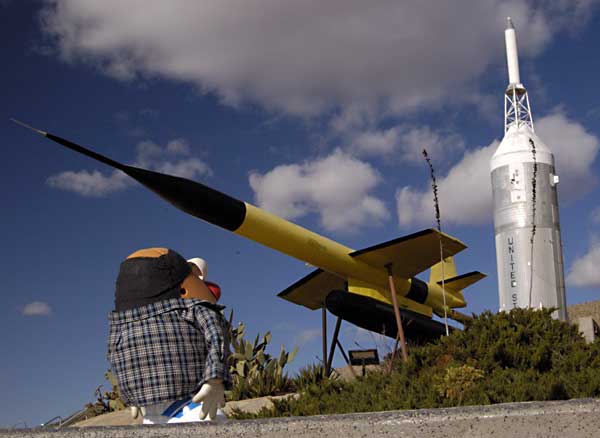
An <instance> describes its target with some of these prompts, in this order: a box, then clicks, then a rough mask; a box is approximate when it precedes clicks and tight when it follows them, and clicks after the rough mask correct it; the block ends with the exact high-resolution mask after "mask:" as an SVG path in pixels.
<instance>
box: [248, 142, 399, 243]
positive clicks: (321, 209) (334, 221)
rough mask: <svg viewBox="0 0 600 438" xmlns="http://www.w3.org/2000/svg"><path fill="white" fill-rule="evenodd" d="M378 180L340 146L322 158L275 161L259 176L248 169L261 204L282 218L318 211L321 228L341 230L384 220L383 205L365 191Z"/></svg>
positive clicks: (257, 199) (351, 229) (354, 229)
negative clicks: (282, 162)
mask: <svg viewBox="0 0 600 438" xmlns="http://www.w3.org/2000/svg"><path fill="white" fill-rule="evenodd" d="M380 180H381V177H380V175H379V173H378V172H377V171H376V170H375V169H374V168H373V167H372V166H371V165H370V164H368V163H365V162H363V161H360V160H358V159H356V158H353V157H352V156H350V155H348V154H346V153H345V152H343V151H341V150H339V149H337V150H335V151H334V152H333V153H332V154H331V155H329V156H327V157H324V158H320V159H315V160H313V161H306V162H304V163H302V164H287V165H280V166H277V167H275V168H273V169H271V170H270V171H268V172H266V173H265V174H264V175H263V174H260V173H258V172H252V173H251V174H250V177H249V181H250V186H251V187H252V189H253V190H254V195H255V200H256V202H257V204H258V205H259V206H260V207H261V208H264V209H265V210H268V211H270V212H272V213H274V214H277V215H280V216H282V217H284V218H286V219H295V218H298V217H302V216H304V215H307V214H309V213H317V214H318V215H319V219H320V223H321V225H322V226H323V227H324V228H325V229H327V230H329V231H343V232H353V231H356V230H357V229H358V228H360V227H362V226H366V225H368V224H370V225H377V224H380V223H382V222H383V221H385V220H386V219H388V218H389V216H390V215H389V212H388V210H387V208H386V206H385V204H384V203H383V202H382V201H381V200H380V199H379V198H377V197H375V196H373V195H371V194H370V192H371V191H373V190H374V189H375V187H376V186H377V185H378V184H379V182H380Z"/></svg>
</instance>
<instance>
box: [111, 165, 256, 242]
mask: <svg viewBox="0 0 600 438" xmlns="http://www.w3.org/2000/svg"><path fill="white" fill-rule="evenodd" d="M122 170H123V172H125V173H126V174H127V175H129V176H130V177H132V178H133V179H135V180H136V181H138V182H139V183H140V184H142V185H143V186H144V187H147V188H149V189H150V190H152V191H153V192H154V193H156V194H157V195H158V196H160V197H161V198H163V199H164V200H165V201H168V202H170V203H171V204H173V205H174V206H175V207H177V208H178V209H180V210H182V211H184V212H186V213H188V214H191V215H192V216H195V217H197V218H200V219H203V220H205V221H207V222H210V223H211V224H214V225H218V226H220V227H222V228H225V229H226V230H229V231H235V230H237V229H238V228H239V227H240V226H241V225H242V223H243V222H244V219H245V218H246V204H244V203H243V202H242V201H240V200H238V199H235V198H232V197H231V196H229V195H226V194H225V193H221V192H219V191H217V190H214V189H211V188H210V187H207V186H205V185H203V184H200V183H197V182H195V181H190V180H189V179H185V178H181V177H178V176H171V175H165V174H163V173H158V172H153V171H151V170H146V169H140V168H137V167H132V166H124V169H122Z"/></svg>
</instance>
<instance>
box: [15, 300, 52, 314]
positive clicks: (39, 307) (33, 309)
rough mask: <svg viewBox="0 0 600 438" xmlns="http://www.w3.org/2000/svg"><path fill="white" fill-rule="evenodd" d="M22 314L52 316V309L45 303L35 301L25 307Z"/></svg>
mask: <svg viewBox="0 0 600 438" xmlns="http://www.w3.org/2000/svg"><path fill="white" fill-rule="evenodd" d="M21 313H22V314H23V315H24V316H48V315H51V314H52V308H51V307H50V305H49V304H48V303H45V302H43V301H34V302H32V303H29V304H27V305H26V306H25V307H23V309H22V310H21Z"/></svg>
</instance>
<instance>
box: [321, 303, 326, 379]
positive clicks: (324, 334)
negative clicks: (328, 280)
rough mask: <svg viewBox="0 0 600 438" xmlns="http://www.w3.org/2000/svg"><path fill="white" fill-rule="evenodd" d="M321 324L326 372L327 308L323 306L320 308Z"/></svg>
mask: <svg viewBox="0 0 600 438" xmlns="http://www.w3.org/2000/svg"><path fill="white" fill-rule="evenodd" d="M321 315H322V318H321V319H322V323H323V366H324V367H325V371H327V308H326V307H325V305H323V307H322V312H321Z"/></svg>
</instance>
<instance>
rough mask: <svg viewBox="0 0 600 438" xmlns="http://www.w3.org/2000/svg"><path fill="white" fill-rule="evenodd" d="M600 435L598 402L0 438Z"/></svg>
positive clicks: (3, 433)
mask: <svg viewBox="0 0 600 438" xmlns="http://www.w3.org/2000/svg"><path fill="white" fill-rule="evenodd" d="M207 435H210V436H215V437H240V436H242V437H262V438H272V437H286V438H290V437H315V436H319V437H323V438H328V437H332V438H340V437H343V438H359V437H391V436H393V437H419V438H423V437H433V438H442V437H447V438H448V437H461V438H485V437H501V438H512V437H544V438H553V437H557V438H558V437H569V438H584V437H585V438H589V437H600V400H596V399H579V400H569V401H558V402H527V403H508V404H499V405H492V406H469V407H460V408H448V409H421V410H413V411H390V412H375V413H359V414H346V415H327V416H325V415H323V416H313V417H292V418H274V419H262V420H246V421H229V422H228V423H225V424H206V423H194V424H175V425H168V426H162V425H155V426H129V427H88V428H66V429H64V430H59V431H52V430H39V429H37V430H36V429H27V430H23V429H20V430H0V437H3V438H4V437H6V438H8V437H10V438H15V437H17V436H18V437H31V438H46V437H48V438H59V437H60V438H62V437H65V438H76V437H81V438H83V437H85V438H104V437H115V438H121V437H134V438H137V437H139V438H155V437H156V438H158V437H161V438H169V437H174V438H175V437H181V436H190V437H196V436H198V437H200V436H203V437H204V436H207Z"/></svg>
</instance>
